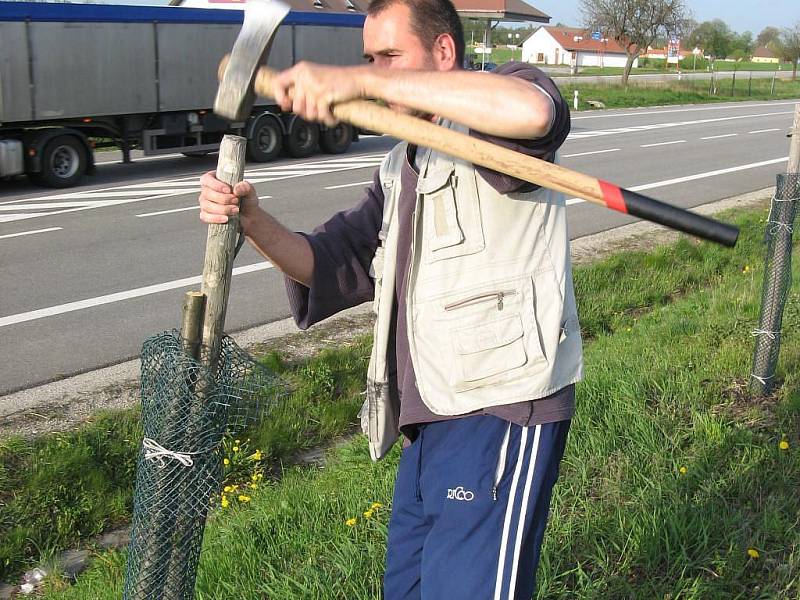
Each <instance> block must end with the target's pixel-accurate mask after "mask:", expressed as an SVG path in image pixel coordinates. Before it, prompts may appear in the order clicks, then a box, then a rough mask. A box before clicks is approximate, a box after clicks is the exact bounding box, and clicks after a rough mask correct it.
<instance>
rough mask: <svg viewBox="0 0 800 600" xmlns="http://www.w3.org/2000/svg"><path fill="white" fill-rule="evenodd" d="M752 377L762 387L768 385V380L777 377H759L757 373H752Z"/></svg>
mask: <svg viewBox="0 0 800 600" xmlns="http://www.w3.org/2000/svg"><path fill="white" fill-rule="evenodd" d="M750 377H752V378H753V379H755V380H756V381H758V382H759V383H761V385H767V380H768V379H772V378H773V377H775V376H774V375H770V376H769V377H759V376H758V375H756V374H755V373H751V375H750Z"/></svg>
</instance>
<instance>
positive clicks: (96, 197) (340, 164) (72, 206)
mask: <svg viewBox="0 0 800 600" xmlns="http://www.w3.org/2000/svg"><path fill="white" fill-rule="evenodd" d="M384 156H385V153H381V154H375V155H372V154H368V155H361V156H354V157H352V158H349V159H344V158H341V157H340V158H336V159H332V160H324V161H319V160H317V161H314V162H308V163H300V164H297V165H295V164H292V165H291V166H289V167H288V168H287V165H271V166H269V167H263V168H258V169H252V170H248V171H245V178H246V179H247V180H248V181H250V182H251V183H265V182H268V181H276V180H281V179H288V178H294V177H307V176H311V175H322V174H325V173H332V172H339V171H349V170H357V169H364V168H367V167H375V166H377V165H378V164H380V162H381V161H382V160H383V157H384ZM198 179H199V177H197V176H195V175H192V176H188V177H186V176H184V177H180V178H178V179H173V180H169V181H151V182H142V183H135V184H129V185H123V186H115V187H111V188H101V189H93V190H86V191H79V192H69V193H60V194H54V195H50V196H34V197H31V198H24V199H19V200H9V201H5V202H0V211H15V212H13V213H11V214H5V215H0V223H9V222H12V221H20V220H23V219H33V218H36V217H43V216H48V215H54V214H61V213H65V212H74V211H80V210H90V209H95V208H105V207H109V206H116V205H118V204H126V203H130V202H144V201H147V200H154V199H157V198H167V197H170V196H182V195H187V194H196V193H197V192H198V190H199V184H198ZM56 200H70V201H73V202H72V203H69V204H67V203H63V204H58V203H56V202H54V201H56ZM53 209H56V210H53ZM37 211H42V212H37Z"/></svg>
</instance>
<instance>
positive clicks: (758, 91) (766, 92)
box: [555, 77, 800, 110]
mask: <svg viewBox="0 0 800 600" xmlns="http://www.w3.org/2000/svg"><path fill="white" fill-rule="evenodd" d="M555 82H556V83H558V79H555ZM709 86H710V82H709V81H694V80H684V81H682V82H669V83H664V82H650V83H649V84H647V85H644V84H642V83H640V84H631V85H630V86H629V87H628V88H624V87H622V86H621V85H619V84H617V83H615V84H613V85H597V84H586V85H583V84H580V83H578V84H573V83H570V84H559V89H560V90H561V94H562V95H563V96H564V98H565V99H566V100H567V102H569V105H570V108H572V98H573V93H574V91H575V90H578V99H579V104H578V110H587V109H591V108H592V107H591V105H589V104H588V103H587V100H599V101H601V102H602V103H603V104H605V106H606V108H626V107H636V106H663V105H668V104H705V103H711V102H731V101H734V100H779V99H794V98H800V80H798V81H787V80H781V79H779V80H777V81H776V82H775V89H774V92H773V90H772V88H771V86H772V81H771V80H769V79H753V81H752V85H751V82H750V81H749V80H748V78H746V77H738V78H737V79H736V80H735V81H734V80H733V78H731V79H718V80H717V93H716V94H710V93H709Z"/></svg>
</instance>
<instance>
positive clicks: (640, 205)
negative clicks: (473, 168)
mask: <svg viewBox="0 0 800 600" xmlns="http://www.w3.org/2000/svg"><path fill="white" fill-rule="evenodd" d="M274 75H275V72H274V71H272V70H271V69H268V68H267V67H262V68H261V69H259V71H258V73H256V77H255V83H254V86H255V92H256V94H257V95H259V96H263V97H271V96H272V78H273V77H274ZM332 112H333V115H334V116H335V117H336V118H337V119H338V120H339V121H344V122H346V123H350V124H351V125H355V126H356V127H359V128H361V129H366V130H369V131H374V132H377V133H383V134H386V135H390V136H392V137H396V138H399V139H403V140H406V141H407V142H410V143H412V144H415V145H417V146H421V147H424V148H432V149H434V150H437V151H439V152H443V153H445V154H449V155H450V156H454V157H456V158H460V159H462V160H465V161H468V162H470V163H473V164H476V165H480V166H482V167H486V168H488V169H491V170H493V171H499V172H501V173H505V174H507V175H511V176H513V177H516V178H517V179H522V180H523V181H527V182H530V183H533V184H536V185H540V186H542V187H546V188H550V189H552V190H556V191H559V192H563V193H565V194H569V195H571V196H576V197H578V198H583V199H584V200H588V201H589V202H594V203H595V204H600V205H602V206H605V207H607V208H610V209H612V210H616V211H619V212H622V213H626V214H630V215H632V216H635V217H639V218H642V219H645V220H648V221H652V222H653V223H657V224H659V225H664V226H666V227H670V228H672V229H676V230H678V231H683V232H685V233H690V234H692V235H696V236H698V237H700V238H703V239H706V240H710V241H712V242H717V243H718V244H722V245H725V246H733V245H735V244H736V239H737V237H738V235H739V230H738V228H736V227H733V226H731V225H727V224H725V223H721V222H719V221H715V220H714V219H709V218H708V217H704V216H701V215H698V214H695V213H692V212H689V211H688V210H684V209H682V208H678V207H675V206H672V205H670V204H666V203H664V202H661V201H659V200H655V199H653V198H649V197H647V196H644V195H642V194H637V193H636V192H632V191H630V190H626V189H624V188H620V187H619V186H617V185H614V184H613V183H609V182H607V181H603V180H602V179H597V178H596V177H592V176H591V175H585V174H583V173H578V172H577V171H573V170H572V169H567V168H565V167H562V166H559V165H555V164H553V163H549V162H547V161H544V160H540V159H538V158H534V157H532V156H526V155H524V154H521V153H519V152H515V151H513V150H509V149H508V148H503V147H501V146H497V145H495V144H491V143H489V142H486V141H484V140H479V139H477V138H474V137H472V136H470V135H466V134H463V133H459V132H457V131H452V130H450V129H446V128H444V127H440V126H439V125H436V124H434V123H431V122H429V121H424V120H422V119H418V118H416V117H412V116H410V115H404V114H400V113H397V112H395V111H393V110H391V109H389V108H385V107H383V106H379V105H378V104H376V103H374V102H369V101H367V100H350V101H348V102H342V103H341V104H337V105H335V106H334V107H333V109H332Z"/></svg>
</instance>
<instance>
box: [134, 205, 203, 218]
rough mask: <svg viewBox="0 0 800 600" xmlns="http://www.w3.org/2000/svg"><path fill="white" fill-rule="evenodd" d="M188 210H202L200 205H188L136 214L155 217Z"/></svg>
mask: <svg viewBox="0 0 800 600" xmlns="http://www.w3.org/2000/svg"><path fill="white" fill-rule="evenodd" d="M186 210H200V207H199V206H186V207H184V208H173V209H171V210H159V211H157V212H149V213H142V214H140V215H136V216H137V217H155V216H158V215H168V214H170V213H176V212H183V211H186Z"/></svg>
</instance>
